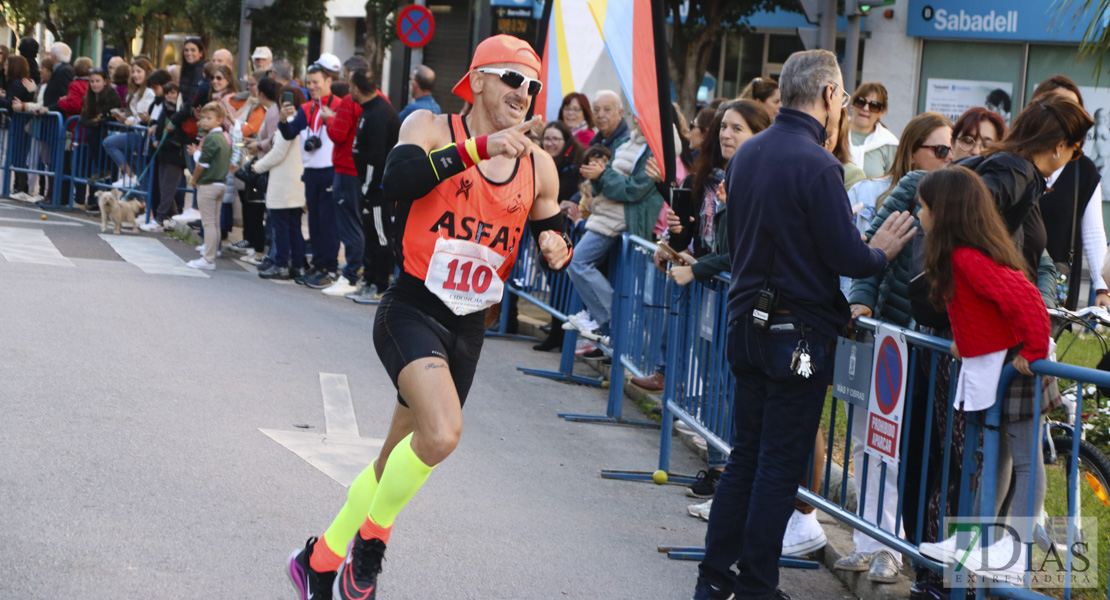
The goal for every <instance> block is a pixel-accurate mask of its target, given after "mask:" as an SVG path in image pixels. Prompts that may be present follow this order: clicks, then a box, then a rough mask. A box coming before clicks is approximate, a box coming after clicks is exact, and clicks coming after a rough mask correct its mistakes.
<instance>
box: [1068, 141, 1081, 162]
mask: <svg viewBox="0 0 1110 600" xmlns="http://www.w3.org/2000/svg"><path fill="white" fill-rule="evenodd" d="M1071 149H1072V155H1071V160H1069V161H1068V162H1075V161H1077V160H1079V159H1081V158H1083V142H1076V143H1075V145H1074V146H1072V147H1071Z"/></svg>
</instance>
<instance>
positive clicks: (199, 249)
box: [197, 244, 224, 258]
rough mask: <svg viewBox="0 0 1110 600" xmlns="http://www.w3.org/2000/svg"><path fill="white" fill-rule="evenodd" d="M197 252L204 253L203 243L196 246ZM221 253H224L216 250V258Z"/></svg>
mask: <svg viewBox="0 0 1110 600" xmlns="http://www.w3.org/2000/svg"><path fill="white" fill-rule="evenodd" d="M197 254H204V244H201V245H199V246H197ZM223 255H224V253H223V251H222V250H217V251H216V258H219V257H221V256H223Z"/></svg>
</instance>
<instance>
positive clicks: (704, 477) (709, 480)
mask: <svg viewBox="0 0 1110 600" xmlns="http://www.w3.org/2000/svg"><path fill="white" fill-rule="evenodd" d="M720 480H721V472H720V471H718V470H717V469H708V470H706V471H698V478H697V480H696V481H694V483H692V484H691V485H690V487H688V488H686V495H687V496H689V497H691V498H712V497H713V492H716V491H717V482H718V481H720Z"/></svg>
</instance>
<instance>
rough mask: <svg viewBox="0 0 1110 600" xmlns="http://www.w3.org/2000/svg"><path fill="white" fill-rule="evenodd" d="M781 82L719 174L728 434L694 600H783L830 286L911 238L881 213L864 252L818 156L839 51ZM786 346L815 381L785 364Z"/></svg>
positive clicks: (831, 106) (822, 370)
mask: <svg viewBox="0 0 1110 600" xmlns="http://www.w3.org/2000/svg"><path fill="white" fill-rule="evenodd" d="M779 87H780V90H781V94H782V109H781V110H780V111H779V114H778V117H777V118H776V119H775V122H774V124H773V125H772V126H771V127H770V128H768V129H767V130H766V131H764V132H762V133H760V134H758V135H756V136H755V137H753V138H751V139H750V140H748V141H747V142H744V145H743V146H741V147H740V150H738V151H737V153H736V155H735V156H734V157H733V158H732V160H731V161H730V162H729V166H728V173H727V177H726V182H727V183H726V186H727V193H728V215H727V218H728V240H729V248H730V249H731V254H732V284H731V287H730V288H729V293H728V308H729V315H728V318H729V326H728V344H729V348H728V356H729V361H730V366H731V368H732V372H733V374H734V375H735V376H736V394H735V404H734V410H733V415H734V421H735V433H734V434H733V435H734V437H733V439H732V454H731V455H730V456H729V461H728V465H727V466H726V467H725V470H724V473H722V475H721V480H720V483H719V484H718V487H717V491H716V493H715V495H714V498H713V507H712V510H711V512H710V514H709V529H708V531H707V532H706V535H705V544H706V552H705V559H704V560H703V561H702V563H701V565H700V566H699V570H698V571H699V572H698V583H697V587H696V589H695V593H694V598H695V599H702V598H705V599H713V598H732V597H733V594H735V597H736V598H745V599H755V598H758V599H775V598H782V597H786V596H785V594H783V593H782V592H781V591H779V590H778V589H777V586H778V579H779V573H778V561H779V555H780V554H781V551H782V538H783V533H784V532H785V530H786V525H787V521H788V519H789V518H790V515H791V513H792V512H793V510H794V496H795V494H796V492H797V489H798V482H799V481H800V480H802V478H803V476H804V473H805V471H806V469H807V465H808V458H809V454H810V453H811V452H812V450H813V440H814V437H815V436H816V434H817V427H818V424H819V422H820V418H821V408H822V405H823V404H824V398H825V388H826V386H827V385H828V384H829V382H830V379H831V375H832V366H833V358H834V353H833V347H834V344H835V341H836V336H837V334H838V333H839V332H840V331H841V330H842V329H844V327H845V326H846V325H847V324H848V320H849V312H848V302H847V301H846V300H845V299H844V296H843V295H842V294H841V293H840V287H839V278H838V277H839V276H840V275H846V276H848V277H865V276H868V275H871V274H874V273H877V272H879V271H881V270H882V269H884V268H885V267H886V264H887V262H888V261H889V260H890V259H893V258H894V257H895V256H896V255H897V254H898V252H899V251H900V250H901V249H902V246H903V245H904V244H905V243H906V242H907V241H908V240H909V239H910V238H911V237H912V235H913V232H912V231H911V225H912V219H911V217H910V216H909V215H908V214H904V213H896V214H895V215H892V216H891V218H890V220H888V221H887V222H886V223H884V224H883V227H882V228H881V229H879V231H878V232H876V234H875V236H874V237H873V238H872V240H871V244H870V247H868V245H867V244H865V243H864V242H863V241H861V239H860V235H859V231H858V230H856V228H855V226H854V225H853V224H852V219H851V214H852V210H851V208H850V206H849V204H848V195H847V193H846V192H845V191H844V169H843V167H842V166H841V165H840V162H839V161H838V160H837V159H836V158H834V157H833V155H832V154H830V153H829V152H827V151H826V150H825V149H824V148H823V147H822V144H823V143H824V141H825V139H826V137H827V135H828V132H829V131H831V128H836V127H837V124H838V123H839V122H840V111H841V110H843V107H844V105H845V104H846V101H847V100H848V95H847V94H845V92H844V84H843V81H842V78H841V74H840V68H839V66H838V65H837V62H836V55H834V54H832V53H831V52H828V51H826V50H812V51H808V52H796V53H794V54H793V55H791V56H790V58H789V59H788V60H787V61H786V64H785V65H783V70H782V78H781V80H780V81H779ZM764 289H770V290H774V291H775V292H776V294H777V302H776V303H775V305H774V306H773V308H771V309H770V310H768V311H761V312H766V316H765V317H764V318H763V320H764V321H765V326H763V327H761V326H760V325H759V324H758V323H757V321H756V320H753V311H754V310H755V309H756V308H757V306H756V303H757V299H758V296H759V295H760V291H761V290H764ZM797 350H805V351H806V353H807V354H808V357H809V362H810V364H811V367H812V372H806V373H800V372H799V369H796V368H794V367H793V366H792V363H793V360H792V359H793V356H794V354H795V351H797ZM818 460H820V458H818ZM733 564H737V566H738V568H739V571H740V574H739V576H736V575H734V574H733V573H732V572H731V570H730V568H731V566H732V565H733Z"/></svg>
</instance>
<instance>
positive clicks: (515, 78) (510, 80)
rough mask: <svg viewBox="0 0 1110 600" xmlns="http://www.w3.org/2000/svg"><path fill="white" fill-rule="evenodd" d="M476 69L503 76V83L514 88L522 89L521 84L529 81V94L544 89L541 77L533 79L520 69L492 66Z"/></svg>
mask: <svg viewBox="0 0 1110 600" xmlns="http://www.w3.org/2000/svg"><path fill="white" fill-rule="evenodd" d="M474 70H475V71H478V72H479V73H487V74H489V75H497V76H498V77H500V78H501V83H504V84H505V85H507V86H509V87H511V88H513V89H514V90H516V89H520V88H521V86H523V85H524V84H525V83H527V84H528V95H529V96H535V95H536V94H538V93H540V90H542V89H543V82H542V81H540V80H539V79H532V78H531V77H525V76H524V73H521V72H520V71H514V70H512V69H491V68H482V69H474Z"/></svg>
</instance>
